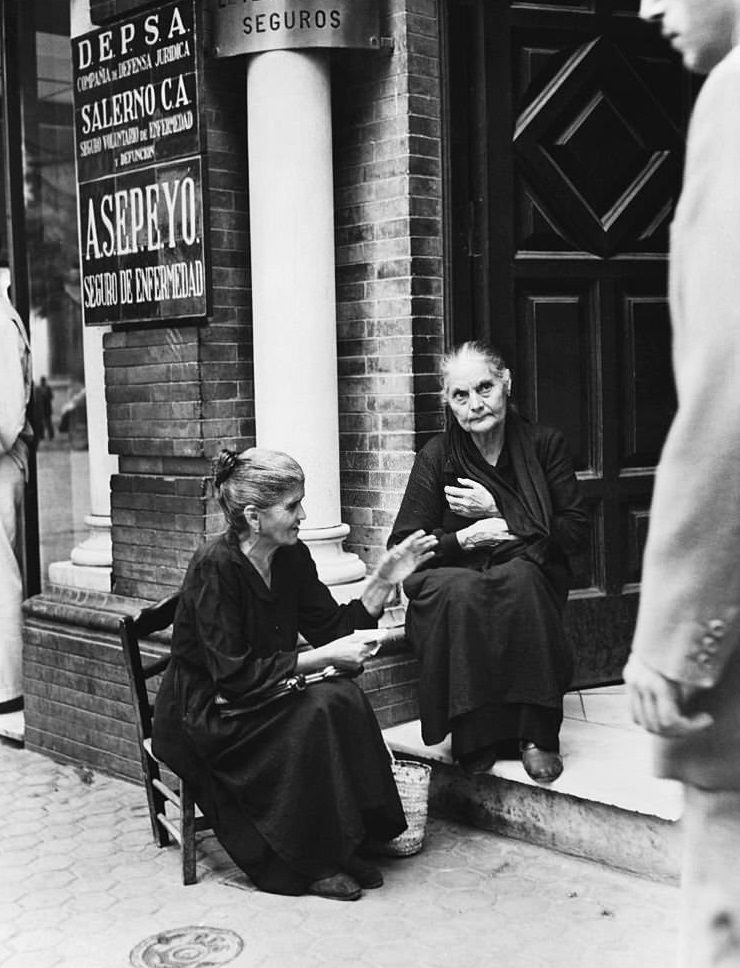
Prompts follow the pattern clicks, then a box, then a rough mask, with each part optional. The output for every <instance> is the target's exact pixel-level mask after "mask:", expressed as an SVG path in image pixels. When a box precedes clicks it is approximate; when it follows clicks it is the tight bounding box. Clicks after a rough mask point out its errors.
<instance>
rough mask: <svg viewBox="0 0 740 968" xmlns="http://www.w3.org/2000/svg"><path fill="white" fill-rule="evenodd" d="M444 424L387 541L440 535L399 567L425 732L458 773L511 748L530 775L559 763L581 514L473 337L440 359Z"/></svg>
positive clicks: (499, 367)
mask: <svg viewBox="0 0 740 968" xmlns="http://www.w3.org/2000/svg"><path fill="white" fill-rule="evenodd" d="M442 380H443V395H444V400H445V403H446V404H447V406H448V408H449V412H448V429H447V431H446V432H445V433H442V434H439V435H438V436H436V437H434V438H433V439H432V440H431V441H429V443H428V444H427V445H426V446H425V447H424V448H423V449H422V450H421V451H420V452H419V454H418V455H417V457H416V461H415V463H414V467H413V470H412V471H411V476H410V478H409V481H408V485H407V487H406V492H405V495H404V498H403V502H402V504H401V507H400V510H399V512H398V516H397V518H396V522H395V524H394V527H393V531H392V534H391V537H390V540H389V545H390V546H393V545H396V544H398V543H399V542H402V541H403V540H405V539H407V538H408V536H409V535H410V534H413V533H414V532H416V531H417V530H419V529H423V530H424V531H427V532H431V533H433V534H435V535H436V536H437V537H438V538H439V544H438V546H437V549H436V553H435V556H434V559H433V560H432V561H431V562H430V563H429V564H428V566H427V567H426V568H424V569H423V570H420V571H419V572H418V573H417V574H415V575H412V576H411V577H409V578H408V579H407V580H406V582H405V585H404V588H405V591H406V593H407V595H408V597H409V605H408V610H407V615H406V633H407V637H408V639H409V641H410V642H411V644H412V646H413V647H414V650H415V651H416V653H417V655H418V656H419V658H420V660H421V682H420V707H421V724H422V735H423V738H424V742H425V743H427V744H429V745H431V744H434V743H439V742H441V741H442V740H443V739H444V737H445V736H446V735H447V734H448V733H451V734H452V754H453V757H454V758H455V759H456V760H457V761H458V762H459V763H460V765H461V766H462V767H463V768H465V769H467V770H468V771H469V772H473V773H477V772H487V771H488V770H489V769H490V768H491V766H493V764H494V763H495V761H496V759H497V758H510V757H514V756H515V757H518V756H520V755H521V758H522V762H523V764H524V768H525V769H526V771H527V772H528V774H529V775H530V776H531V777H532V778H533V779H535V780H538V781H540V782H550V781H552V780H554V779H556V778H557V777H558V776H559V775H560V773H561V772H562V769H563V764H562V759H561V757H560V755H559V741H558V737H559V731H560V725H561V722H562V716H563V694H564V692H565V691H566V689H567V688H568V686H569V684H570V680H571V676H572V656H571V649H570V646H569V644H568V641H567V640H566V637H565V634H564V631H563V622H562V613H563V608H564V606H565V602H566V599H567V593H568V586H569V577H570V570H569V567H568V562H567V555H569V554H572V553H574V552H577V551H579V550H581V549H582V548H583V545H584V542H585V540H586V537H587V532H588V523H587V517H586V513H585V511H584V509H583V507H582V505H581V501H580V498H579V494H578V485H577V482H576V478H575V475H574V473H573V469H572V464H571V460H570V457H569V455H568V451H567V448H566V444H565V440H564V438H563V436H562V434H561V433H559V432H558V431H557V430H552V429H550V428H547V427H543V426H539V425H537V424H532V423H529V422H527V421H526V420H525V419H523V418H522V417H521V416H520V415H519V414H518V413H517V412H516V411H515V410H514V409H513V408H511V407H509V406H508V400H509V394H510V393H511V373H510V372H509V370H508V369H507V368H506V364H505V363H504V361H503V359H502V358H501V355H500V354H499V353H497V352H496V351H494V350H493V349H491V348H490V347H489V346H487V345H486V344H484V343H481V342H477V341H476V342H468V343H464V344H463V345H462V346H460V347H459V348H458V349H456V350H455V351H454V352H452V353H451V354H450V355H449V356H448V357H447V358H446V359H445V361H444V363H443V366H442Z"/></svg>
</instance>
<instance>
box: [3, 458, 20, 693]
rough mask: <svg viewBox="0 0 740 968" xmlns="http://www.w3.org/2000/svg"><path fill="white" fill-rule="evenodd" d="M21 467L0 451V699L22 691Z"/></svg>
mask: <svg viewBox="0 0 740 968" xmlns="http://www.w3.org/2000/svg"><path fill="white" fill-rule="evenodd" d="M24 484H25V481H24V477H23V471H22V470H21V469H20V467H19V466H18V465H17V464H16V462H15V461H14V460H13V459H12V458H11V457H9V456H8V455H7V454H0V702H7V701H8V700H10V699H17V698H18V697H19V696H21V695H22V693H23V684H22V672H23V669H22V640H21V601H22V599H23V581H22V578H21V570H20V567H19V564H18V557H17V554H16V551H17V539H18V535H19V533H20V529H19V521H20V515H21V511H22V507H23V488H24Z"/></svg>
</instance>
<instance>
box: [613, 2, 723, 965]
mask: <svg viewBox="0 0 740 968" xmlns="http://www.w3.org/2000/svg"><path fill="white" fill-rule="evenodd" d="M640 14H641V16H642V17H643V18H644V19H648V20H656V21H658V22H660V24H661V25H662V30H663V34H664V35H665V36H666V37H667V38H668V39H669V41H670V42H671V43H672V45H673V46H674V47H675V48H676V49H677V50H678V51H679V52H680V53H681V55H682V57H683V61H684V64H685V66H686V67H688V68H689V69H690V70H694V71H697V72H699V73H704V74H708V75H709V76H708V78H707V80H706V81H705V83H704V86H703V88H702V90H701V92H700V94H699V97H698V99H697V102H696V106H695V108H694V114H693V117H692V120H691V126H690V128H689V136H688V144H687V154H686V168H685V174H684V186H683V191H682V194H681V198H680V201H679V204H678V207H677V209H676V214H675V218H674V222H673V227H672V239H671V272H670V305H671V317H672V324H673V364H674V371H675V376H676V386H677V390H678V402H679V406H678V412H677V414H676V418H675V420H674V423H673V426H672V427H671V430H670V433H669V435H668V439H667V441H666V444H665V448H664V450H663V454H662V456H661V459H660V463H659V466H658V471H657V475H656V480H655V492H654V496H653V505H652V510H651V519H650V530H649V535H648V542H647V546H646V549H645V558H644V563H643V579H642V594H641V602H640V610H639V614H638V620H637V628H636V630H635V637H634V641H633V643H632V654H631V656H630V659H629V662H628V663H627V666H626V668H625V672H624V677H625V681H626V683H627V687H628V693H629V697H630V702H631V706H632V713H633V717H634V718H635V720H636V721H637V722H638V723H640V724H641V725H642V726H644V727H645V728H646V729H648V730H649V731H650V732H651V733H654V734H656V735H657V736H658V737H659V739H658V740H657V746H658V751H657V753H658V755H657V761H658V772H659V775H661V776H668V777H674V778H676V779H679V780H681V781H683V783H684V789H685V794H686V796H685V808H684V818H683V843H684V862H683V873H682V883H683V887H682V893H683V907H684V910H683V912H682V921H681V924H682V931H681V945H680V950H681V954H680V964H681V965H682V966H683V968H709V966H713V968H716V966H720V965H721V966H723V968H730V966H732V968H738V966H740V47H738V46H736V45H737V44H738V42H740V0H642V4H641V9H640Z"/></svg>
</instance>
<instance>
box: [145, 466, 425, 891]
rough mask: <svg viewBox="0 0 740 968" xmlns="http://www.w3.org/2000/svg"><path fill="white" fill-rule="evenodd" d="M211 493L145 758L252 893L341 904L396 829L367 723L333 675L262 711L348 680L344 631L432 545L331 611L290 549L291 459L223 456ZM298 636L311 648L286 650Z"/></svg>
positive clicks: (402, 548) (298, 481)
mask: <svg viewBox="0 0 740 968" xmlns="http://www.w3.org/2000/svg"><path fill="white" fill-rule="evenodd" d="M215 485H216V489H217V493H218V498H219V502H220V504H221V507H222V509H223V511H224V514H225V517H226V521H227V524H228V530H227V531H226V533H225V534H223V535H221V536H219V537H217V538H215V539H214V540H211V541H210V542H209V543H207V544H205V545H204V546H203V547H202V548H201V549H200V550H198V551H197V552H196V553H195V555H194V556H193V559H192V561H191V563H190V566H189V568H188V571H187V574H186V577H185V581H184V584H183V587H182V593H181V597H180V602H179V605H178V609H177V613H176V616H175V624H174V629H173V637H172V661H171V662H170V665H169V668H168V669H167V672H166V674H165V677H164V679H163V682H162V685H161V687H160V690H159V693H158V696H157V700H156V705H155V712H154V729H153V746H154V752H155V754H156V755H157V756H158V757H159V758H161V759H162V760H163V761H164V762H165V763H167V764H168V765H169V766H170V767H171V768H172V769H173V770H174V771H175V772H176V773H177V774H178V775H180V776H181V777H183V779H185V780H187V781H188V783H190V785H191V787H192V789H193V792H194V796H195V799H196V802H197V803H198V805H199V806H200V808H201V810H202V811H203V813H204V815H205V816H206V817H207V818H208V820H209V821H210V823H211V824H212V826H213V829H214V831H215V833H216V836H217V837H218V839H219V841H220V842H221V843H222V844H223V846H224V847H225V848H226V850H227V851H228V853H229V854H230V855H231V857H232V858H233V859H234V860H235V861H236V863H237V864H238V865H239V866H240V867H241V868H242V869H243V870H244V871H246V873H247V874H248V875H249V877H250V878H251V879H252V881H253V882H254V883H255V884H256V885H257V886H258V887H260V888H262V889H263V890H266V891H272V892H274V893H280V894H301V893H304V892H308V893H312V894H317V895H320V896H325V897H333V898H337V899H340V900H354V899H356V898H358V897H359V896H360V894H361V889H362V887H368V888H369V887H379V886H380V885H381V884H382V877H381V874H380V871H379V870H378V869H377V868H375V867H374V866H372V865H371V864H369V863H368V862H367V861H365V860H363V859H361V857H360V856H358V849H359V848H361V846H362V844H363V842H364V841H365V840H366V838H372V839H375V840H388V839H390V838H392V837H394V836H396V835H397V834H399V833H400V832H401V831H402V830H404V829H405V827H406V821H405V818H404V814H403V808H402V806H401V803H400V801H399V798H398V794H397V791H396V788H395V784H394V781H393V776H392V773H391V770H390V764H389V758H388V753H387V750H386V748H385V745H384V743H383V740H382V737H381V734H380V730H379V728H378V724H377V722H376V719H375V716H374V714H373V712H372V709H371V708H370V705H369V704H368V702H367V700H366V698H365V696H364V694H363V693H362V691H361V689H360V688H359V687H358V686H357V685H356V684H355V683H354V682H352V681H351V679H350V678H347V677H336V678H328V679H326V680H322V681H320V682H318V683H314V684H312V685H310V686H309V687H308V688H306V689H305V690H304V691H302V692H297V693H295V694H288V695H282V696H281V697H280V698H274V697H275V693H276V691H277V692H281V691H284V690H282V689H281V684H283V683H284V682H285V681H286V679H290V678H291V677H294V676H304V675H306V674H311V673H315V672H320V671H322V670H326V669H327V668H329V667H332V668H333V669H336V670H340V671H343V672H346V673H357V672H358V671H360V669H361V667H362V662H363V659H365V658H366V657H367V655H368V652H369V650H370V649H371V648H372V642H369V641H368V639H369V636H368V634H365V635H364V636H363V635H361V634H356V635H353V634H352V633H353V631H354V630H357V629H372V628H374V627H375V626H376V624H377V619H378V617H379V615H380V614H381V612H382V611H383V605H384V602H385V601H386V600H387V598H388V593H389V591H390V590H391V588H392V587H393V585H394V584H395V583H397V582H399V581H402V580H403V579H404V578H406V577H407V576H408V575H409V574H411V572H412V571H413V570H414V568H416V567H417V566H418V565H419V564H422V563H424V562H425V561H426V560H427V559H428V558H429V557H430V555H431V554H432V549H433V547H434V546H435V545H436V539H435V538H434V537H433V536H425V535H424V534H423V533H420V532H418V531H417V532H415V533H413V534H411V535H410V536H409V537H408V539H407V540H404V541H403V542H402V543H401V544H400V545H399V546H398V548H396V549H394V551H392V552H390V553H389V552H386V553H385V555H384V557H383V558H382V559H381V561H380V563H379V565H378V567H377V568H376V570H375V572H374V573H373V574H372V575H371V577H370V578H369V580H368V581H367V582H366V584H365V585H364V588H363V591H362V595H361V597H360V598H359V599H357V600H354V601H351V602H349V604H347V605H337V604H336V602H335V601H334V599H333V598H332V596H331V594H330V593H329V591H328V589H327V588H326V586H324V585H323V584H322V583H321V581H319V578H318V576H317V573H316V568H315V566H314V563H313V561H312V559H311V556H310V554H309V552H308V549H307V548H306V546H305V545H304V544H302V542H301V541H300V540H299V537H298V534H299V526H300V523H301V521H302V520H303V519H304V517H305V514H304V512H303V506H302V503H301V502H302V500H303V493H304V492H303V472H302V470H301V468H300V467H299V465H298V464H297V463H296V462H295V461H294V460H293V459H292V458H291V457H288V456H287V455H286V454H282V453H279V452H275V451H269V450H264V449H258V448H252V449H250V450H246V451H244V452H243V453H241V454H238V455H237V454H234V453H232V452H230V451H224V452H222V454H221V456H220V458H219V460H218V462H217V467H216V474H215ZM299 633H301V634H302V635H303V637H304V639H305V640H306V641H307V642H308V643H309V644H310V646H313V647H312V648H306V649H300V650H299V648H298V645H297V641H298V634H299Z"/></svg>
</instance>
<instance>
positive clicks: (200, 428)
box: [104, 58, 254, 599]
mask: <svg viewBox="0 0 740 968" xmlns="http://www.w3.org/2000/svg"><path fill="white" fill-rule="evenodd" d="M245 83H246V82H245V64H244V61H243V60H242V59H240V58H234V59H231V60H220V61H209V60H206V62H205V69H204V78H203V85H202V97H203V100H204V104H205V122H206V148H207V152H206V156H205V158H206V165H205V175H204V181H205V184H206V192H205V206H206V217H205V222H206V224H207V225H208V226H209V228H208V240H207V243H208V248H209V252H210V254H209V263H210V274H211V280H212V293H213V311H212V317H211V319H210V321H209V323H208V324H207V325H189V326H179V325H178V326H172V327H168V328H159V327H155V328H147V329H141V328H136V329H129V330H122V331H118V332H113V333H110V334H108V335H107V336H106V337H105V343H104V346H105V370H106V399H107V404H108V424H109V442H110V449H111V452H112V453H114V454H118V455H119V473H118V474H117V475H116V476H115V477H114V478H113V479H112V482H111V489H112V494H111V518H112V523H113V590H114V591H115V592H116V593H117V594H120V595H126V596H138V597H141V598H148V599H156V598H158V597H160V596H161V595H162V594H164V593H167V592H169V591H171V590H172V589H174V588H175V587H177V586H178V585H179V584H180V582H181V580H182V577H183V573H184V569H185V567H186V565H187V562H188V561H189V559H190V556H191V555H192V553H193V551H194V550H195V548H196V547H197V546H198V544H199V543H200V542H201V541H202V540H203V537H204V536H206V535H208V534H211V533H214V532H215V531H218V530H220V529H221V527H222V519H221V515H220V513H219V512H218V509H217V507H216V506H215V502H214V500H213V498H212V496H211V495H210V493H209V488H208V482H207V475H208V474H209V472H210V460H211V459H212V458H213V457H214V456H215V454H216V453H217V452H218V450H220V448H221V447H222V446H233V447H239V448H241V447H247V446H250V445H251V444H253V443H254V408H253V395H254V394H253V374H252V329H251V294H250V290H249V285H248V273H247V266H248V258H249V245H248V241H249V235H248V212H247V193H246V183H247V173H246V119H245V116H244V97H241V96H235V94H234V92H235V91H238V92H243V91H244V90H245ZM208 212H210V216H209V215H208Z"/></svg>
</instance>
